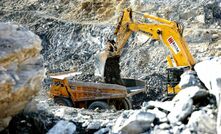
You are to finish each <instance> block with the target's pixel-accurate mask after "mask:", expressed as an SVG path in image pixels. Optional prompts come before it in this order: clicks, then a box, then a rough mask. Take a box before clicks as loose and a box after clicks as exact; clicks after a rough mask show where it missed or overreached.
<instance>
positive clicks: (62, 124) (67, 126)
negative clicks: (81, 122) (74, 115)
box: [47, 120, 76, 134]
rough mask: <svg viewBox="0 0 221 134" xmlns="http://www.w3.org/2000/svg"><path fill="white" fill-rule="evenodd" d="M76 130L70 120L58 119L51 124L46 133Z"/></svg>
mask: <svg viewBox="0 0 221 134" xmlns="http://www.w3.org/2000/svg"><path fill="white" fill-rule="evenodd" d="M75 131H76V126H75V124H74V123H72V122H68V121H64V120H60V121H59V122H58V123H57V124H56V125H55V126H53V127H52V128H51V129H50V130H49V131H48V133H47V134H73V133H75Z"/></svg>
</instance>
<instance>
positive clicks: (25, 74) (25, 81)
mask: <svg viewBox="0 0 221 134" xmlns="http://www.w3.org/2000/svg"><path fill="white" fill-rule="evenodd" d="M0 49H1V51H0V94H1V96H0V130H2V129H3V128H5V127H7V125H8V123H9V121H10V118H11V117H12V116H13V115H15V114H17V113H18V112H20V111H21V110H22V109H23V108H24V107H25V105H26V104H27V103H28V102H29V101H30V100H31V98H32V97H33V96H34V95H36V94H37V92H38V91H39V89H40V87H41V81H42V78H43V75H44V70H43V67H42V57H41V55H40V51H41V40H40V39H39V37H38V36H37V35H35V34H34V33H32V32H31V31H29V30H27V29H26V28H24V27H22V26H19V25H15V24H9V23H0Z"/></svg>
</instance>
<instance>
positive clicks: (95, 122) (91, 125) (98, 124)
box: [87, 121, 101, 129]
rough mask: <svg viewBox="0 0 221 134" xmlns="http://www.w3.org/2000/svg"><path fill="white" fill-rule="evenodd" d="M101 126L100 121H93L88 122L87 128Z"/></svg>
mask: <svg viewBox="0 0 221 134" xmlns="http://www.w3.org/2000/svg"><path fill="white" fill-rule="evenodd" d="M100 127H101V122H100V121H92V122H90V123H89V124H88V126H87V129H99V128H100Z"/></svg>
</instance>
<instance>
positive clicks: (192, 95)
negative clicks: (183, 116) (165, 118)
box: [172, 86, 208, 103]
mask: <svg viewBox="0 0 221 134" xmlns="http://www.w3.org/2000/svg"><path fill="white" fill-rule="evenodd" d="M207 95H208V91H207V90H205V89H203V88H201V87H198V86H192V87H187V88H185V89H182V90H181V91H180V92H179V93H178V94H177V95H176V96H175V97H174V98H173V100H172V101H173V102H174V103H176V102H178V101H180V100H188V99H197V98H202V97H205V96H207Z"/></svg>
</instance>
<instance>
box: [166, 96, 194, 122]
mask: <svg viewBox="0 0 221 134" xmlns="http://www.w3.org/2000/svg"><path fill="white" fill-rule="evenodd" d="M192 109H193V100H192V99H181V100H179V101H178V102H175V103H174V108H173V110H172V111H171V112H170V113H169V114H168V116H167V118H168V120H169V121H170V123H172V124H176V123H177V122H180V121H184V120H185V119H186V117H187V116H189V115H190V114H191V112H192Z"/></svg>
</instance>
